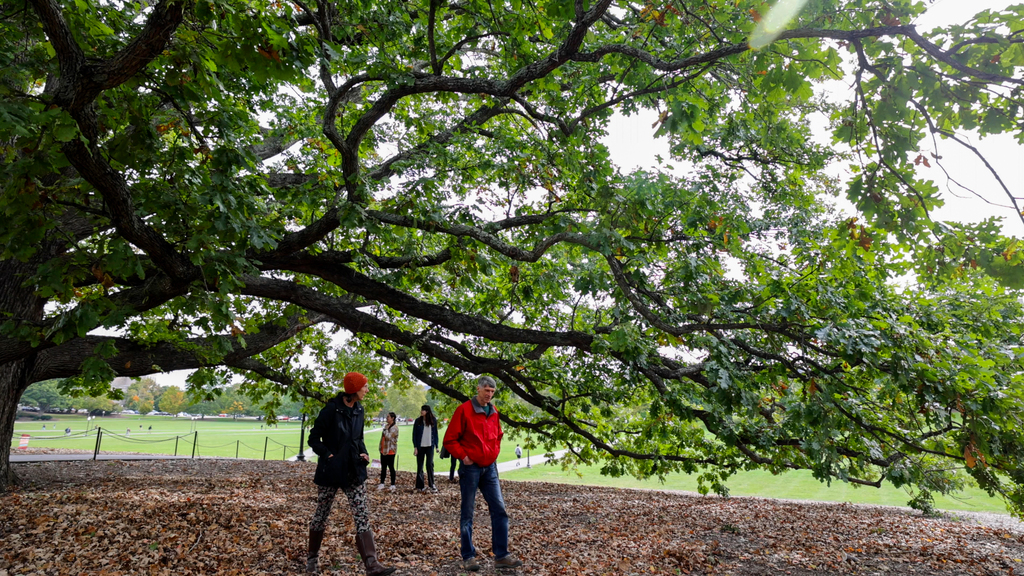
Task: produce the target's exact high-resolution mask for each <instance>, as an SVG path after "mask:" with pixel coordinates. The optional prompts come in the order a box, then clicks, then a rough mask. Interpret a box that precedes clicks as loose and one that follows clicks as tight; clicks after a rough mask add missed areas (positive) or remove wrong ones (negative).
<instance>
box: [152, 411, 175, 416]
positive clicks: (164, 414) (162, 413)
mask: <svg viewBox="0 0 1024 576" xmlns="http://www.w3.org/2000/svg"><path fill="white" fill-rule="evenodd" d="M170 415H171V414H170V412H153V416H170Z"/></svg>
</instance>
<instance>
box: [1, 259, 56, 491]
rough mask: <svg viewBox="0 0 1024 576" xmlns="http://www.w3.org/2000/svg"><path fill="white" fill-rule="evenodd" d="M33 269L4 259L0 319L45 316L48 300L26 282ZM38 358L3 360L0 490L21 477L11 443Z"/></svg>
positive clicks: (25, 318) (28, 318)
mask: <svg viewBox="0 0 1024 576" xmlns="http://www.w3.org/2000/svg"><path fill="white" fill-rule="evenodd" d="M32 269H33V265H32V264H30V263H23V262H18V261H16V260H0V314H2V316H0V321H5V320H8V319H9V320H12V321H15V322H16V321H19V320H21V321H28V322H38V321H40V320H42V318H43V305H44V304H45V302H44V301H43V299H41V298H39V297H37V296H36V295H35V294H33V290H32V289H31V288H26V287H24V286H22V284H23V283H24V282H25V279H26V278H27V277H28V275H29V274H30V273H31V271H32ZM34 362H35V354H32V355H31V356H30V357H29V358H23V359H20V360H15V361H13V362H8V363H6V364H0V441H2V442H4V448H3V455H2V456H0V493H4V492H7V491H8V490H10V488H11V486H13V485H14V484H15V482H16V480H17V477H16V476H15V474H14V470H13V469H12V468H11V450H10V446H11V440H12V439H13V437H14V419H15V417H16V416H17V413H18V401H19V400H21V395H22V394H23V393H24V392H25V389H26V388H28V385H29V384H30V382H29V377H28V375H29V373H30V371H31V369H32V365H33V363H34Z"/></svg>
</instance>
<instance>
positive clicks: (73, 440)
mask: <svg viewBox="0 0 1024 576" xmlns="http://www.w3.org/2000/svg"><path fill="white" fill-rule="evenodd" d="M53 416H54V419H53V420H49V421H46V422H42V421H27V422H26V421H18V422H16V423H15V426H14V438H13V442H12V447H17V446H18V442H19V440H20V439H21V435H22V434H29V435H31V439H30V441H29V446H30V447H47V448H69V449H75V450H90V451H91V450H93V449H94V448H95V447H96V431H95V427H96V426H100V427H102V428H103V429H104V431H105V432H104V436H103V439H102V443H101V446H100V448H101V451H103V452H144V453H150V454H173V453H174V451H175V438H176V437H177V453H178V454H179V455H181V454H184V455H191V454H192V441H193V439H194V438H196V436H195V435H194V433H195V432H198V445H197V447H196V456H205V457H209V456H220V457H229V458H234V457H235V456H236V451H237V456H238V457H240V458H255V459H262V458H264V448H266V459H268V460H282V459H286V458H291V457H293V456H295V455H296V454H297V453H298V447H299V423H298V422H282V423H280V424H278V426H277V427H276V428H271V429H267V428H266V427H265V425H263V428H262V429H261V425H262V423H261V422H257V421H255V420H234V419H232V418H217V417H208V418H206V419H204V420H195V421H192V420H189V419H184V418H174V417H171V416H118V417H107V418H96V419H94V420H93V421H92V422H91V426H92V427H93V429H92V430H90V431H89V432H88V433H86V419H85V416H79V415H53ZM44 424H45V425H46V430H45V431H44V430H43V429H42V426H43V425H44ZM150 426H152V430H150V429H149V428H150ZM68 427H70V428H71V431H72V435H71V436H69V437H65V436H64V429H65V428H68ZM129 428H130V429H131V431H132V432H131V435H130V436H126V435H125V431H126V430H127V429H129ZM400 430H401V431H400V433H399V436H398V460H397V466H396V467H397V468H398V469H399V470H404V471H407V472H414V471H415V470H416V457H415V456H413V454H412V426H410V425H403V426H401V427H400ZM307 432H308V431H307ZM380 434H381V431H380V428H379V427H373V428H369V429H368V430H367V432H366V447H367V449H368V450H369V452H370V456H371V458H378V457H379V453H378V451H377V446H378V443H379V442H380ZM442 434H443V430H442ZM307 437H308V434H307ZM517 442H518V443H522V442H521V439H520V440H519V441H517V440H513V439H511V438H510V437H509V436H508V435H506V437H505V440H504V441H503V443H502V449H501V456H500V457H499V458H498V461H499V462H504V461H507V460H512V459H514V458H515V447H516V444H517ZM524 456H525V452H524ZM314 459H315V457H314ZM450 462H451V460H441V459H440V458H438V457H437V455H436V454H435V456H434V468H435V475H436V477H437V478H438V481H443V480H444V478H446V477H447V475H448V470H449V466H450ZM378 473H379V472H378V471H377V470H375V469H374V470H370V478H371V482H376V480H377V478H378V476H377V474H378ZM502 478H505V479H508V480H522V481H531V480H533V481H542V482H559V483H570V484H591V485H597V486H614V487H618V488H646V489H655V490H685V491H696V490H697V480H696V476H688V475H682V474H679V475H673V476H670V477H669V478H668V479H667V480H666V482H665V483H664V484H663V483H660V482H659V481H658V480H657V479H654V480H646V481H641V480H636V479H635V478H631V477H625V478H610V477H607V476H602V475H601V474H600V471H599V469H598V468H597V467H581V468H579V469H578V470H577V471H563V470H561V468H560V467H558V466H552V465H539V466H534V467H533V468H530V469H526V468H521V469H517V470H514V471H510V472H504V473H502ZM728 486H729V490H730V493H731V494H733V495H735V496H761V497H765V498H790V499H799V500H818V501H823V502H854V503H862V504H881V505H888V506H905V505H906V503H907V500H909V498H910V497H909V495H908V494H907V493H906V491H904V490H902V489H899V488H894V487H893V486H891V485H885V486H883V487H882V488H879V489H875V488H867V487H856V486H854V485H851V484H845V483H842V482H833V483H832V485H831V486H827V485H825V484H823V483H821V482H818V481H817V480H815V479H814V478H812V477H811V475H810V473H808V472H788V473H786V474H782V475H779V476H773V475H772V474H770V473H768V472H761V471H753V472H742V473H740V474H738V475H736V476H734V477H733V478H731V479H730V480H729V482H728ZM935 505H936V507H937V508H940V509H943V510H970V511H980V512H999V513H1005V511H1006V507H1005V506H1004V505H1003V503H1002V501H1001V500H1000V499H999V498H992V497H990V496H988V495H987V494H985V493H984V492H983V491H981V490H979V489H977V488H973V489H967V490H965V491H964V492H962V493H961V494H960V495H958V496H957V497H956V498H950V497H945V496H936V498H935Z"/></svg>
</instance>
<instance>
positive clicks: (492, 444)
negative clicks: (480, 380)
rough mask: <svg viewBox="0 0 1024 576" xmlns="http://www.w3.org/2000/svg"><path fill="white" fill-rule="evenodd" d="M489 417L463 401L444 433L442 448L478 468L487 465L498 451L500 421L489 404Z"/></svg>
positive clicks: (492, 460)
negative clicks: (466, 458)
mask: <svg viewBox="0 0 1024 576" xmlns="http://www.w3.org/2000/svg"><path fill="white" fill-rule="evenodd" d="M491 408H492V411H491V415H490V416H484V415H483V414H480V413H478V412H477V411H476V410H475V409H474V406H473V401H472V400H470V401H468V402H463V403H462V404H461V405H460V406H459V407H458V408H456V409H455V413H454V414H452V421H451V423H449V424H448V430H446V431H445V433H444V447H445V448H446V449H447V450H448V452H450V453H451V455H452V457H454V458H458V459H459V460H462V459H463V458H465V457H466V456H469V459H470V460H472V461H473V463H474V464H476V465H478V466H484V467H486V466H490V465H491V464H493V463H494V461H495V460H497V459H498V453H500V452H501V438H502V436H504V435H505V433H504V432H503V431H502V430H501V419H500V418H498V409H497V408H494V405H493V404H492V405H491Z"/></svg>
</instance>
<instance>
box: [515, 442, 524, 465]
mask: <svg viewBox="0 0 1024 576" xmlns="http://www.w3.org/2000/svg"><path fill="white" fill-rule="evenodd" d="M522 457H523V449H522V448H520V447H519V444H516V466H519V459H520V458H522Z"/></svg>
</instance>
